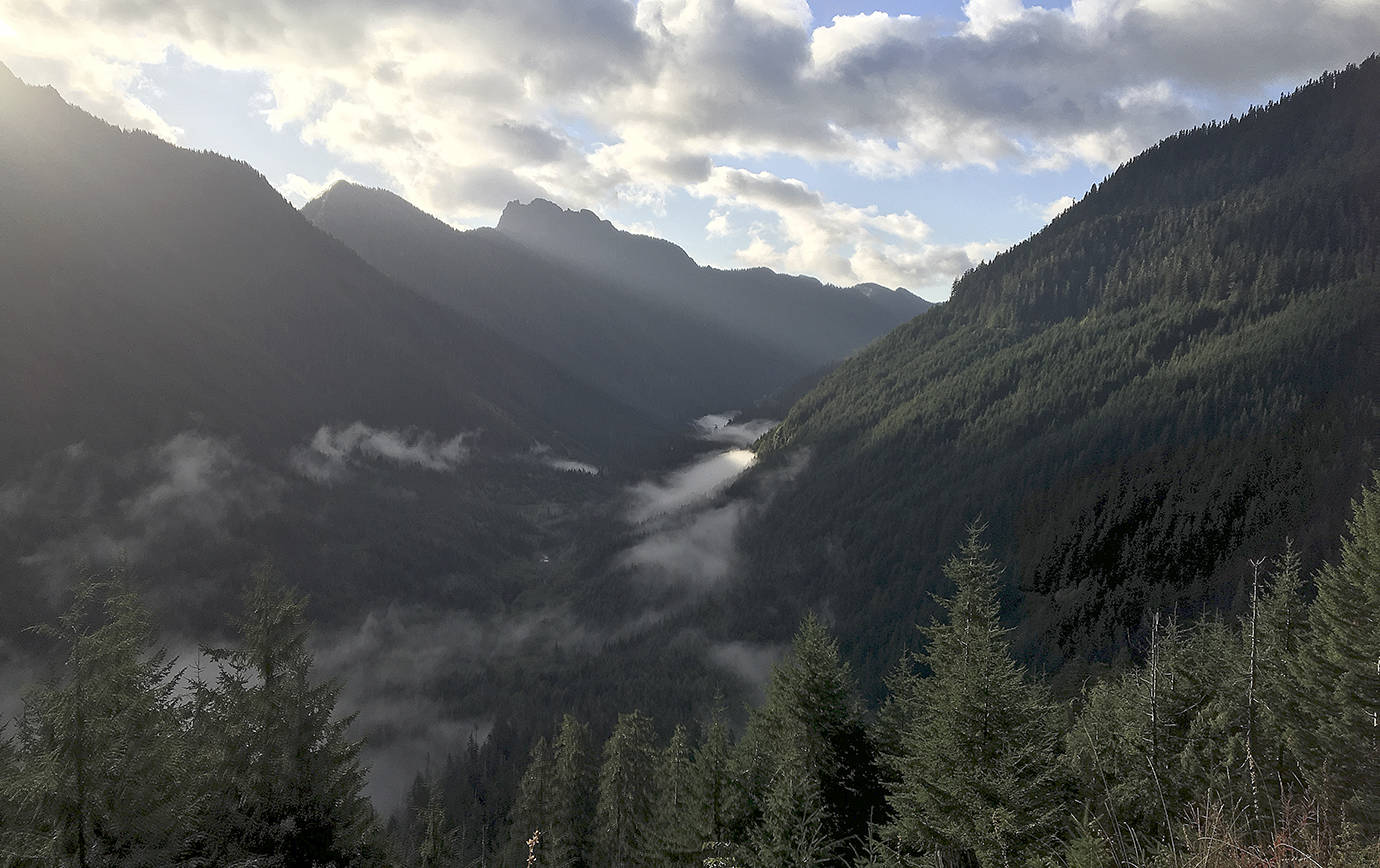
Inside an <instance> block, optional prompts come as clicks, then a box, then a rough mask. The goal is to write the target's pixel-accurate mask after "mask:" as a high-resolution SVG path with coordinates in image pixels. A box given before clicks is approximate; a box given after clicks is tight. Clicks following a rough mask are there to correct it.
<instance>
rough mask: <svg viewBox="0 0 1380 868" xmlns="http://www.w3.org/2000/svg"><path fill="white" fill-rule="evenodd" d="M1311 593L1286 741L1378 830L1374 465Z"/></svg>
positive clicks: (1377, 507)
mask: <svg viewBox="0 0 1380 868" xmlns="http://www.w3.org/2000/svg"><path fill="white" fill-rule="evenodd" d="M1315 584H1316V585H1317V596H1316V598H1315V599H1314V601H1313V604H1312V606H1310V607H1309V610H1308V627H1307V630H1306V632H1305V634H1304V640H1303V641H1302V642H1301V644H1300V648H1299V652H1300V653H1299V656H1298V662H1297V665H1296V667H1295V669H1296V680H1297V682H1298V687H1299V692H1298V699H1299V709H1298V717H1297V719H1296V720H1295V721H1294V724H1293V726H1292V727H1291V742H1292V744H1293V745H1294V746H1295V749H1296V750H1297V752H1298V754H1299V758H1300V760H1301V761H1302V763H1303V766H1304V770H1305V773H1306V775H1307V776H1308V779H1309V782H1310V784H1311V785H1312V786H1313V788H1314V789H1315V791H1316V792H1317V793H1318V794H1319V795H1321V796H1322V797H1324V799H1325V800H1326V801H1327V802H1328V803H1329V804H1330V805H1335V806H1341V807H1343V808H1344V809H1345V811H1346V813H1347V815H1348V816H1349V817H1350V818H1351V819H1352V820H1354V821H1356V822H1357V823H1358V824H1360V826H1361V827H1362V828H1363V829H1365V830H1367V831H1368V832H1371V833H1374V832H1376V831H1380V617H1377V613H1380V472H1377V473H1376V474H1375V475H1374V476H1373V477H1372V480H1371V484H1370V485H1369V486H1367V487H1366V488H1365V489H1364V490H1363V491H1362V494H1361V497H1360V498H1359V499H1358V500H1356V501H1354V502H1353V503H1352V514H1351V519H1350V520H1349V521H1348V523H1347V532H1346V535H1345V536H1344V537H1343V539H1342V550H1341V555H1340V558H1339V560H1338V561H1336V562H1334V563H1329V564H1327V565H1326V566H1324V567H1323V568H1322V569H1321V570H1320V571H1319V572H1318V574H1317V578H1316V580H1315Z"/></svg>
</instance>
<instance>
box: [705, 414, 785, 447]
mask: <svg viewBox="0 0 1380 868" xmlns="http://www.w3.org/2000/svg"><path fill="white" fill-rule="evenodd" d="M737 418H738V414H737V413H711V414H709V415H708V416H701V417H700V418H698V419H696V420H695V421H694V428H695V433H696V435H697V436H699V438H700V439H701V440H708V441H710V442H711V443H729V444H732V445H734V446H741V447H748V446H751V445H752V444H753V443H756V442H757V440H758V439H759V438H760V437H761V436H762V435H763V434H765V433H767V432H768V431H770V430H771V429H772V428H774V427H775V426H776V422H775V421H774V420H772V419H750V420H748V421H746V422H737V421H735V420H736V419H737Z"/></svg>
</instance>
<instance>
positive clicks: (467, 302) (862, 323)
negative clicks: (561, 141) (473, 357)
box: [302, 182, 924, 425]
mask: <svg viewBox="0 0 1380 868" xmlns="http://www.w3.org/2000/svg"><path fill="white" fill-rule="evenodd" d="M302 213H303V214H304V216H306V217H307V218H308V219H309V220H311V221H313V222H314V223H315V224H316V225H317V226H318V227H320V228H322V229H324V230H326V231H327V232H329V233H331V234H333V235H334V236H336V237H337V238H339V239H341V240H342V241H344V243H346V244H348V245H350V246H352V247H353V248H354V249H355V250H357V251H358V252H359V253H360V254H361V255H363V256H364V258H365V259H366V260H367V261H369V262H370V263H371V264H373V265H374V266H375V267H377V268H379V269H380V270H382V271H384V272H385V273H387V274H389V275H390V276H392V277H393V278H395V279H397V280H399V281H401V282H403V283H405V284H408V285H409V286H412V287H413V288H414V289H416V290H418V291H419V292H422V293H423V294H425V295H427V296H428V297H430V298H432V299H434V300H436V301H438V302H440V303H442V304H445V305H447V306H449V307H451V308H453V309H456V310H459V311H461V312H462V313H465V314H466V315H468V316H470V317H472V318H475V319H477V320H479V321H482V322H484V323H485V324H487V325H488V326H490V327H491V328H494V329H495V330H497V331H498V332H499V333H501V334H503V335H505V336H506V337H507V338H509V339H510V340H512V341H514V342H516V343H518V344H520V345H522V346H524V347H526V348H527V349H529V350H531V351H532V352H536V353H538V354H541V355H543V356H544V357H546V358H547V359H549V360H550V361H552V362H553V363H554V364H556V365H558V366H560V367H563V368H565V369H567V370H570V371H572V372H574V373H576V374H577V375H578V376H579V377H581V378H582V379H583V380H585V381H586V382H590V383H593V384H595V385H597V386H599V387H600V388H602V389H603V390H605V391H606V392H608V393H609V394H612V395H614V396H616V397H618V398H619V399H620V400H622V401H624V402H625V403H627V404H629V405H630V406H634V407H637V408H639V409H641V410H643V411H645V412H649V413H652V414H653V415H655V416H656V417H657V418H659V419H661V420H663V421H665V422H666V423H667V424H673V425H683V424H684V423H685V422H687V421H688V420H689V419H691V418H695V417H697V416H700V415H703V414H705V413H709V412H717V411H721V410H724V409H729V408H738V409H741V408H745V407H747V406H749V405H751V404H752V403H754V402H755V401H757V400H759V399H760V398H762V397H763V396H765V395H767V394H769V393H773V392H776V391H777V390H779V389H780V388H782V387H784V386H786V385H788V384H789V383H792V382H795V381H797V380H798V379H799V378H800V377H802V376H805V375H806V374H809V373H811V372H813V371H815V370H817V369H818V368H819V367H821V366H823V365H826V364H829V363H832V362H835V361H837V360H838V359H839V358H842V357H843V356H844V355H846V354H848V353H850V352H852V351H853V350H856V349H857V348H858V347H859V346H861V345H862V344H865V343H866V342H868V341H870V340H871V339H873V338H875V337H877V336H878V335H879V334H881V333H883V332H884V331H886V330H887V329H889V328H890V327H891V326H893V325H895V324H897V323H899V322H901V321H903V320H904V319H906V318H908V317H909V316H910V315H912V313H913V310H919V309H921V308H922V307H923V305H924V303H923V302H921V301H920V300H918V299H916V300H915V303H914V306H913V308H912V307H907V306H906V305H905V303H904V302H901V303H897V302H892V301H890V300H889V299H881V300H880V301H874V300H868V299H867V296H866V295H864V294H863V293H861V292H860V293H858V294H857V296H856V299H848V298H843V297H842V296H841V295H840V298H839V299H834V300H831V304H830V305H823V306H821V305H819V304H818V303H817V302H816V301H815V300H813V299H812V298H811V297H809V296H807V295H804V294H799V296H798V297H796V296H794V295H787V293H784V292H781V291H780V287H779V286H778V287H777V289H776V290H774V291H775V292H776V295H775V296H772V297H770V298H768V299H767V301H769V302H770V303H772V304H779V305H781V306H784V305H786V304H787V303H790V304H798V305H799V306H802V307H804V308H806V309H807V312H806V313H805V314H803V315H805V316H814V318H815V319H816V320H817V321H821V322H822V321H823V320H825V319H831V320H832V319H833V318H834V316H833V315H834V314H835V313H837V310H838V306H839V304H842V305H844V306H846V307H849V308H850V309H852V310H855V311H861V314H860V315H858V316H854V317H853V321H852V322H849V321H848V320H847V318H844V320H843V322H842V324H841V325H840V327H839V328H838V329H837V331H838V335H837V336H832V335H831V336H830V337H829V338H828V339H826V340H820V339H811V338H808V337H807V338H806V339H804V340H797V341H789V342H781V341H775V342H773V341H770V340H764V339H762V338H761V337H760V336H759V334H758V330H759V328H760V325H761V323H760V318H759V319H756V320H754V319H752V318H750V317H744V318H740V317H737V316H724V315H722V312H721V311H719V310H715V308H718V307H723V306H726V305H727V301H726V299H725V295H726V294H729V293H734V292H736V291H737V289H738V288H739V287H738V286H737V285H736V284H735V285H733V286H727V285H722V286H721V285H720V284H721V281H722V280H723V278H720V277H719V274H720V272H715V271H713V270H710V269H702V268H701V267H700V266H698V265H697V264H695V262H694V261H693V260H692V259H691V258H690V257H689V255H688V254H686V253H685V252H684V251H683V250H682V249H681V248H679V247H678V246H676V245H674V244H673V243H671V242H669V241H665V240H663V239H658V238H653V237H651V236H632V235H630V234H629V233H625V232H623V231H622V230H618V229H616V228H614V227H613V226H612V224H610V223H609V222H608V221H606V220H603V219H602V218H599V217H598V216H597V215H595V214H594V213H593V212H589V211H584V212H574V211H567V210H565V209H562V208H559V207H558V206H556V205H554V204H552V203H550V202H547V201H546V200H539V201H538V203H537V204H534V205H522V206H519V205H514V204H510V205H509V207H508V208H507V209H505V212H504V217H503V219H502V220H500V223H499V227H498V228H496V229H472V230H466V231H461V230H457V229H455V228H454V227H451V226H449V225H448V224H446V223H444V222H443V221H441V220H439V219H438V218H436V217H434V216H432V215H430V214H427V213H425V212H424V211H421V210H420V209H418V208H416V207H415V206H414V205H412V204H411V203H408V202H407V201H406V200H404V199H402V198H401V197H399V196H397V195H396V194H395V193H392V192H391V191H387V190H382V189H378V188H366V187H362V186H360V185H356V184H351V183H348V182H338V183H336V184H335V185H333V186H332V187H331V188H330V189H329V190H327V191H326V192H325V193H323V194H322V195H321V196H319V197H318V198H317V199H315V200H313V201H312V202H309V203H307V204H306V205H304V206H303V209H302ZM533 215H535V216H533ZM524 221H526V222H527V223H531V224H532V225H531V226H527V227H526V228H522V226H521V225H519V228H518V229H515V228H514V226H515V224H524ZM553 221H554V222H553ZM505 227H506V228H505ZM534 227H535V228H534ZM546 231H554V232H556V233H557V234H560V235H562V236H563V237H566V239H567V241H568V242H569V243H573V244H575V245H576V246H579V247H581V248H584V249H586V250H587V251H588V252H589V253H590V256H588V257H586V258H585V259H584V260H582V261H572V260H571V259H570V258H568V257H563V256H561V255H559V252H553V251H551V250H550V249H548V247H549V245H548V246H542V245H535V246H534V245H533V244H532V243H530V236H532V235H533V233H538V234H539V233H540V232H546ZM591 233H592V234H591ZM572 239H575V240H572ZM627 244H633V245H635V246H636V247H637V249H639V250H641V251H646V250H648V249H653V250H655V251H656V259H657V267H656V268H655V269H654V270H653V272H652V273H650V274H647V273H628V272H625V270H624V269H623V268H622V266H623V260H622V259H620V258H619V257H618V255H617V249H618V248H619V246H620V245H627ZM675 273H678V274H679V277H676V276H674V274H675ZM668 275H672V276H670V277H668ZM730 279H732V280H738V279H740V278H737V277H734V278H730ZM747 279H748V280H751V281H756V282H759V283H765V284H766V285H768V286H773V285H776V284H778V283H779V282H781V281H785V280H795V279H792V278H781V277H779V276H778V275H776V274H774V273H772V272H769V271H764V272H761V273H757V274H755V275H752V276H750V277H749V278H747ZM813 283H814V285H815V286H821V287H822V285H820V284H818V282H817V281H816V282H813ZM791 285H792V286H793V285H794V284H791ZM912 298H913V297H912ZM811 305H814V306H816V307H819V308H820V311H819V312H818V313H814V314H812V313H810V312H809V311H810V310H811V309H812V308H811ZM825 314H827V315H828V316H827V317H826V316H825ZM800 315H801V314H789V315H786V316H787V318H789V316H800ZM816 324H819V322H817V323H816Z"/></svg>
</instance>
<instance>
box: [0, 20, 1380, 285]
mask: <svg viewBox="0 0 1380 868" xmlns="http://www.w3.org/2000/svg"><path fill="white" fill-rule="evenodd" d="M964 15H965V19H964V20H963V21H961V22H957V26H956V27H955V26H952V25H953V24H954V23H953V22H941V21H938V20H936V19H934V18H932V17H928V16H919V15H904V14H890V13H885V12H873V13H869V14H866V15H848V16H838V17H835V18H834V19H833V20H832V21H831V22H829V23H828V24H826V25H825V26H823V27H816V28H813V29H812V28H811V26H810V21H811V14H810V9H809V8H808V6H807V5H806V3H805V2H804V0H737V2H732V3H730V2H725V0H636V2H629V0H567V2H562V3H559V4H552V3H550V2H549V0H472V2H467V3H464V4H451V5H447V4H436V3H434V2H431V0H404V2H387V3H385V2H383V0H345V2H341V3H336V4H319V3H305V4H304V3H297V2H293V0H258V2H255V3H244V4H231V5H226V4H224V3H221V2H219V0H186V2H179V3H164V2H158V0H0V21H3V22H5V25H4V26H5V27H7V28H8V29H9V30H11V31H13V32H14V33H15V34H17V35H16V36H12V37H7V38H6V41H5V50H6V53H7V55H8V58H7V59H8V60H9V61H10V62H11V65H13V66H16V67H17V68H18V69H19V70H20V71H22V70H25V69H30V70H33V71H35V72H38V73H39V74H41V75H42V79H41V80H43V81H48V82H51V83H53V84H54V85H56V86H57V87H58V88H59V89H60V90H62V91H63V92H64V93H66V94H68V95H69V96H71V97H73V98H75V99H76V100H77V101H79V102H80V103H81V104H83V105H84V106H86V107H87V108H89V109H90V110H92V111H94V112H97V113H99V114H101V115H102V116H105V117H107V118H109V119H110V120H112V121H114V122H117V123H121V124H125V125H133V126H140V127H144V128H147V129H151V130H153V131H154V132H156V133H158V134H159V135H162V136H164V137H166V138H170V139H174V140H175V139H177V138H178V137H179V136H180V135H181V132H180V131H179V130H178V129H176V127H175V126H174V125H173V124H171V123H169V122H168V121H167V120H166V119H164V118H161V117H159V115H158V114H157V112H156V111H155V110H154V109H153V108H152V107H151V106H150V105H149V104H148V103H147V102H146V101H144V100H143V99H142V98H141V93H142V90H141V87H142V86H143V83H144V70H145V69H146V67H148V66H149V65H157V64H160V63H163V62H164V60H165V58H166V56H167V53H168V51H169V50H170V49H175V50H176V51H177V52H179V53H180V54H181V55H183V56H185V57H186V58H187V59H188V61H189V62H192V63H198V64H204V65H207V66H211V67H215V68H220V69H226V70H253V71H257V72H259V73H260V74H261V75H262V76H263V80H264V82H265V90H266V93H265V101H264V105H263V107H262V111H263V117H264V119H265V122H266V123H268V124H271V125H273V126H274V127H276V128H279V129H291V130H296V131H300V136H301V137H302V138H303V139H304V140H305V141H307V142H311V143H315V144H318V145H320V146H322V147H324V148H326V149H328V151H329V152H330V153H332V154H333V155H334V156H335V157H336V158H337V159H338V160H339V161H340V164H341V165H345V164H353V165H358V166H366V167H369V168H370V169H372V170H377V171H378V172H380V173H382V174H383V175H385V176H387V177H388V178H390V179H391V184H390V186H392V187H394V188H395V189H396V190H397V191H398V192H399V193H400V194H401V195H403V196H404V197H405V198H407V199H409V200H411V201H413V202H414V203H416V204H417V205H419V206H420V207H422V208H424V209H426V210H428V211H432V212H433V213H437V214H438V215H439V216H441V217H443V218H444V219H447V220H450V221H452V222H456V223H457V224H468V223H473V222H477V221H484V222H491V221H492V219H493V217H494V215H496V214H497V213H498V211H499V209H501V208H502V206H503V205H504V204H505V203H506V202H507V201H509V200H511V199H514V198H521V199H528V198H531V197H533V196H538V195H540V196H544V197H546V198H550V199H553V200H554V201H562V202H565V203H567V204H570V205H573V206H575V207H590V208H594V209H596V210H608V209H609V208H610V207H612V206H614V205H620V204H621V205H634V206H637V207H643V208H650V209H652V210H653V211H657V212H658V213H659V212H660V211H661V210H662V209H664V208H665V205H666V202H667V201H668V199H670V198H671V197H672V196H673V195H675V193H676V192H677V191H680V190H685V189H697V190H704V189H709V190H712V196H713V198H714V199H715V204H714V207H715V211H716V213H715V215H714V216H713V217H711V218H710V219H709V221H708V225H707V226H706V233H707V234H714V235H718V234H719V233H734V234H733V235H732V237H733V238H734V239H735V240H736V243H737V245H738V248H739V250H740V251H741V259H742V260H743V261H745V262H755V263H759V264H764V265H771V266H773V267H776V268H781V269H784V270H788V271H805V272H810V273H814V274H817V275H818V276H820V277H822V278H824V279H827V280H833V281H844V280H851V279H865V280H878V282H889V283H894V282H895V279H896V278H904V280H905V281H906V283H905V285H907V286H911V287H912V288H919V287H933V286H936V285H942V284H946V283H947V282H948V280H949V279H951V278H952V276H953V275H952V274H950V275H947V276H945V275H941V274H939V273H938V272H937V271H936V270H934V269H936V268H938V265H937V264H936V263H948V264H950V265H952V264H955V263H960V264H961V262H962V259H961V257H960V254H966V253H967V252H968V248H969V247H970V245H966V244H965V245H951V246H947V247H944V248H943V249H934V248H930V247H926V244H927V243H928V242H927V241H926V237H925V235H924V231H923V226H924V223H923V222H922V221H921V220H920V219H919V217H916V216H913V215H909V214H907V213H905V212H899V213H877V212H870V211H869V209H868V208H867V207H866V206H865V205H859V204H857V203H852V202H841V201H829V200H828V198H827V197H821V196H819V194H818V192H817V191H813V190H811V189H809V188H807V187H805V186H804V185H801V184H798V183H795V182H792V181H791V180H790V179H788V178H782V177H778V176H775V175H771V176H767V177H763V175H764V173H761V172H749V171H747V170H745V169H744V168H741V167H742V166H745V165H754V166H755V167H757V168H760V167H761V166H762V164H763V160H766V159H770V158H772V157H775V156H779V155H788V156H790V157H793V158H800V159H803V160H806V161H809V162H811V163H814V164H816V165H821V166H832V167H837V168H839V169H841V170H845V171H851V172H854V173H857V174H860V175H863V176H866V177H904V176H906V175H910V174H913V173H916V172H918V171H921V170H924V169H931V168H935V167H941V168H942V167H957V166H989V167H995V168H1002V169H1017V170H1021V171H1043V170H1049V169H1059V168H1063V167H1067V166H1069V165H1072V164H1076V163H1084V164H1088V165H1090V166H1093V167H1096V168H1104V167H1105V168H1110V167H1113V166H1115V165H1116V164H1118V163H1119V162H1121V161H1122V160H1124V159H1126V158H1127V157H1128V156H1130V155H1132V154H1133V153H1135V152H1136V151H1137V150H1139V149H1141V148H1143V147H1145V146H1147V145H1149V144H1151V143H1152V142H1153V141H1154V140H1156V139H1157V138H1159V137H1160V136H1163V135H1165V134H1167V133H1170V132H1173V131H1174V130H1176V129H1179V128H1181V127H1184V126H1189V125H1192V124H1193V123H1196V122H1198V121H1201V120H1203V119H1206V118H1207V117H1211V116H1214V115H1220V114H1224V113H1226V112H1227V111H1231V110H1239V108H1240V107H1241V103H1242V101H1243V100H1258V99H1260V98H1262V97H1268V96H1273V95H1274V94H1272V93H1266V92H1265V89H1266V88H1269V87H1274V86H1276V85H1277V84H1278V83H1279V82H1281V81H1298V80H1302V79H1304V78H1307V77H1308V76H1311V75H1314V74H1316V73H1318V72H1320V71H1322V70H1323V69H1326V68H1335V67H1337V66H1340V65H1342V64H1344V63H1346V62H1349V61H1355V60H1359V59H1361V58H1362V57H1364V56H1365V55H1367V54H1369V53H1370V52H1371V51H1373V50H1374V48H1375V46H1376V45H1377V44H1380V0H1320V2H1316V3H1306V2H1302V0H1214V2H1208V3H1204V2H1188V0H1074V2H1073V3H1072V5H1071V6H1070V7H1069V8H1067V9H1064V8H1043V7H1041V6H1038V5H1026V4H1024V3H1022V2H1021V0H970V2H968V3H967V4H966V5H965V6H964ZM1223 34H1230V35H1231V38H1229V39H1224V38H1222V35H1223ZM711 159H712V160H713V161H714V163H716V164H717V165H715V164H713V163H711ZM303 171H306V170H303ZM314 188H315V185H314V184H312V183H310V182H308V181H307V180H305V179H304V178H303V177H301V176H300V175H299V176H288V177H286V178H285V179H284V181H283V183H282V184H281V186H280V189H282V190H283V191H284V193H285V194H286V195H289V196H290V197H293V198H294V199H296V198H299V197H304V196H306V195H307V194H308V193H309V192H310V191H311V190H312V189H314ZM720 199H722V200H723V201H724V202H743V203H750V205H751V207H752V208H755V209H758V210H760V211H763V212H766V213H767V214H768V217H767V218H766V220H765V223H766V225H767V228H768V230H769V231H766V232H759V233H757V234H756V235H753V234H752V233H751V232H750V231H749V229H748V228H747V227H748V225H750V223H739V222H738V221H735V220H732V219H730V218H731V217H733V216H736V215H733V214H730V213H729V209H728V208H726V207H725V206H724V205H721V204H720V203H719V201H718V200H720ZM720 216H722V217H723V219H720ZM930 216H931V218H932V219H933V218H934V217H935V216H938V215H930ZM734 227H736V229H735V228H734ZM972 240H975V241H976V240H977V239H972ZM869 269H871V270H869ZM885 275H892V276H893V277H892V279H888V280H885V281H884V280H881V279H880V278H881V277H883V276H885Z"/></svg>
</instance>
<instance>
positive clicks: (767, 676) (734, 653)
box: [706, 641, 786, 698]
mask: <svg viewBox="0 0 1380 868" xmlns="http://www.w3.org/2000/svg"><path fill="white" fill-rule="evenodd" d="M785 653H786V646H785V645H782V644H779V643H775V642H740V641H732V642H717V643H715V644H713V645H711V646H710V648H709V652H708V654H707V655H706V656H708V658H709V662H711V663H713V664H714V665H715V666H718V667H719V668H721V669H726V670H728V671H729V672H731V673H733V674H734V675H736V676H738V677H739V678H740V679H742V680H743V681H744V682H745V683H747V685H748V686H749V687H751V688H753V690H754V691H755V692H756V693H757V695H758V697H759V698H760V697H761V695H762V693H763V692H764V691H765V690H766V687H767V682H768V681H769V680H771V671H772V667H773V666H775V665H776V663H777V661H779V660H780V659H781V656H782V655H783V654H785Z"/></svg>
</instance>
